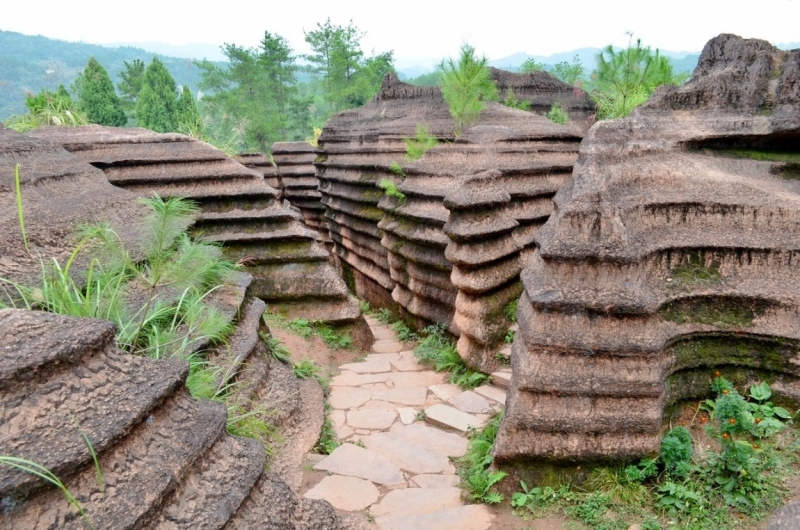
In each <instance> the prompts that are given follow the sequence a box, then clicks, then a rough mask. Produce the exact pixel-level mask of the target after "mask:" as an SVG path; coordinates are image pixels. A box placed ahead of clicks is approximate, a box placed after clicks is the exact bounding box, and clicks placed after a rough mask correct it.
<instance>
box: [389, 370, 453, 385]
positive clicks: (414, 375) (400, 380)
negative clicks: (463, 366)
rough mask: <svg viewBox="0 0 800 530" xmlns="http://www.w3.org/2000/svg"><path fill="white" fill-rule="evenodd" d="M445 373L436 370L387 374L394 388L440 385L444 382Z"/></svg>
mask: <svg viewBox="0 0 800 530" xmlns="http://www.w3.org/2000/svg"><path fill="white" fill-rule="evenodd" d="M444 378H445V374H443V373H438V372H431V371H428V372H392V373H391V374H389V381H391V382H392V383H394V386H395V387H396V388H407V387H410V386H424V387H429V386H431V385H440V384H442V383H443V382H444Z"/></svg>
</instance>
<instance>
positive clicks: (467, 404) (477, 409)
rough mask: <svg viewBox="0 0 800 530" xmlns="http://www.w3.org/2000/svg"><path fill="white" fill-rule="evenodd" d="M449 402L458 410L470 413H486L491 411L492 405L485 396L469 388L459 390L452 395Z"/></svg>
mask: <svg viewBox="0 0 800 530" xmlns="http://www.w3.org/2000/svg"><path fill="white" fill-rule="evenodd" d="M450 403H451V404H453V405H455V406H456V408H457V409H458V410H460V411H462V412H469V413H470V414H488V413H489V412H491V411H492V407H491V406H490V405H489V402H488V401H487V400H486V398H485V397H483V396H481V395H480V394H476V393H475V392H472V391H471V390H467V391H466V392H461V393H460V394H458V395H457V396H455V397H453V398H452V399H451V400H450Z"/></svg>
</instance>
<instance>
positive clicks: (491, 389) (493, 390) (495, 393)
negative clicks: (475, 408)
mask: <svg viewBox="0 0 800 530" xmlns="http://www.w3.org/2000/svg"><path fill="white" fill-rule="evenodd" d="M475 392H476V393H477V394H480V395H482V396H483V397H485V398H488V399H490V400H492V401H495V402H497V403H500V404H503V405H505V403H506V393H505V391H503V390H500V389H499V388H497V387H496V386H492V385H483V386H479V387H478V388H476V389H475Z"/></svg>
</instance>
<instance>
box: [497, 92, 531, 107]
mask: <svg viewBox="0 0 800 530" xmlns="http://www.w3.org/2000/svg"><path fill="white" fill-rule="evenodd" d="M503 105H505V106H506V107H511V108H512V109H520V110H530V108H531V102H530V101H525V100H519V99H517V95H516V94H515V93H514V91H513V90H511V89H510V88H507V89H506V96H505V99H503Z"/></svg>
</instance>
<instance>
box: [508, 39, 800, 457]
mask: <svg viewBox="0 0 800 530" xmlns="http://www.w3.org/2000/svg"><path fill="white" fill-rule="evenodd" d="M798 174H800V50H794V51H791V52H785V51H780V50H778V49H776V48H775V47H773V46H771V45H770V44H769V43H767V42H764V41H760V40H744V39H742V38H739V37H736V36H733V35H720V36H719V37H716V38H714V39H713V40H711V41H710V42H709V43H708V44H707V45H706V46H705V48H704V50H703V53H702V55H701V57H700V60H699V63H698V66H697V68H696V69H695V71H694V74H693V76H692V79H691V80H690V81H689V82H688V83H686V84H685V85H683V86H681V87H672V86H670V87H661V88H660V89H659V90H658V91H657V92H656V93H655V94H654V95H653V97H652V98H651V100H650V101H649V102H648V103H647V104H646V105H644V106H643V107H641V108H640V109H638V110H636V111H634V112H633V114H632V115H631V116H630V117H629V118H625V119H618V120H611V121H606V122H601V123H598V124H596V125H595V126H594V127H592V128H591V129H590V130H589V132H588V133H587V136H586V137H585V138H584V140H583V143H582V144H581V148H580V156H579V158H578V162H577V164H576V166H575V169H574V172H573V175H572V178H571V179H570V180H569V181H567V183H566V184H565V185H564V186H563V187H562V188H561V189H560V190H559V192H558V193H557V194H556V197H555V204H556V209H555V211H554V213H553V215H552V216H551V217H550V219H549V220H548V222H547V223H546V224H545V225H544V226H543V227H542V228H541V229H540V230H539V231H538V233H537V234H536V241H537V243H538V246H539V249H538V250H537V251H536V252H534V254H533V256H532V257H531V258H530V259H529V261H528V263H527V264H526V266H525V269H524V270H523V272H522V283H523V286H524V292H523V295H522V299H521V301H520V304H519V312H518V315H517V318H518V321H519V327H520V329H519V332H518V333H517V336H516V341H515V343H514V347H513V355H512V367H513V374H514V375H513V377H512V380H511V387H510V393H509V399H508V408H507V411H506V415H505V419H504V421H503V423H502V426H501V429H500V433H499V435H498V438H497V445H496V449H495V458H496V461H497V462H499V463H512V462H521V461H526V460H527V461H535V462H539V463H543V462H551V463H557V464H558V463H563V464H567V463H570V464H574V463H576V462H584V461H598V460H612V459H635V458H639V457H642V456H644V455H652V454H654V453H657V451H658V449H659V442H660V438H661V432H662V425H663V424H664V421H665V411H668V410H669V408H670V406H671V405H672V404H674V403H676V402H679V401H681V400H684V399H697V398H700V397H703V396H705V395H706V394H707V393H708V392H709V390H708V384H709V378H710V377H711V372H712V371H713V370H720V371H721V372H722V373H723V375H726V376H727V377H729V378H731V379H733V380H735V381H738V382H744V381H746V380H758V379H762V378H763V379H766V380H768V381H770V382H774V384H773V388H774V389H775V390H776V391H777V393H778V394H780V395H782V396H783V397H784V398H786V397H788V398H792V399H795V400H797V399H798V398H800V355H799V354H798V346H800V318H798V316H800V315H798V310H799V309H800V276H798V274H797V266H798V260H800V182H798Z"/></svg>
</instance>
